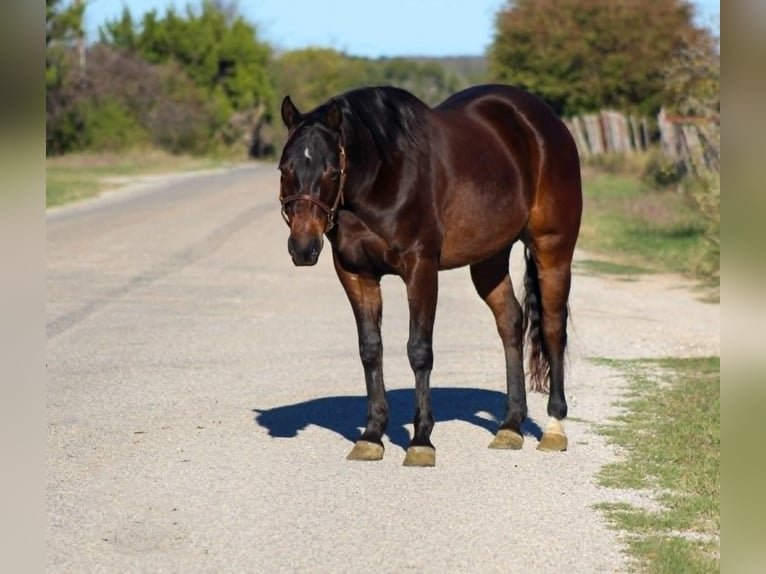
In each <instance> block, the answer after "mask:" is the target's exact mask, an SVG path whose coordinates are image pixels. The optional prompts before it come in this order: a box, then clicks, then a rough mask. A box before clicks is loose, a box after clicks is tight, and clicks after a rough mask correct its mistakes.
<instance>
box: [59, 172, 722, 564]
mask: <svg viewBox="0 0 766 574" xmlns="http://www.w3.org/2000/svg"><path fill="white" fill-rule="evenodd" d="M276 189H277V172H276V170H275V169H273V166H272V165H268V164H262V165H255V166H251V167H247V168H238V169H235V170H228V171H220V172H215V173H210V174H206V175H204V176H198V177H194V178H184V179H172V180H168V181H166V182H163V183H161V184H160V183H157V184H156V185H155V184H153V185H152V187H151V189H148V188H146V187H145V186H144V187H141V186H139V187H138V188H136V189H133V190H130V189H128V190H123V191H122V192H117V194H116V195H111V194H106V195H105V196H104V197H103V198H100V199H97V200H93V201H89V202H85V203H83V204H81V205H79V206H77V207H73V208H64V209H60V210H55V211H53V212H51V213H49V214H48V221H47V225H48V260H47V271H48V301H47V317H48V318H47V320H48V342H47V352H46V361H47V369H48V383H47V396H48V404H47V414H48V475H47V495H46V502H47V515H48V524H47V533H46V534H47V536H46V538H47V547H48V557H47V559H48V568H47V569H48V571H50V572H80V571H82V572H118V571H119V572H248V571H249V572H275V573H277V572H298V571H301V572H328V573H329V572H332V573H338V572H360V571H369V570H374V571H376V572H406V571H411V570H418V571H421V572H440V573H441V572H468V571H470V572H508V571H524V570H527V571H532V572H539V571H544V570H552V571H567V572H573V573H578V572H582V573H593V572H624V571H627V570H628V563H627V559H626V557H625V555H624V554H623V552H622V550H623V547H622V543H621V540H620V536H619V533H617V532H614V531H612V530H610V529H609V528H608V527H607V525H606V523H605V521H604V518H603V517H602V515H601V514H600V513H599V512H598V511H596V510H595V509H594V508H593V505H594V504H597V503H599V502H604V501H612V500H625V497H630V496H631V493H625V492H614V491H610V490H608V489H604V488H601V487H599V486H598V485H597V483H596V478H595V475H596V473H597V471H598V469H599V468H600V467H601V466H603V465H604V464H606V463H608V462H611V461H614V460H616V457H617V456H618V453H617V452H615V450H614V449H613V448H612V447H610V446H608V445H607V444H606V442H605V439H604V438H603V437H602V436H600V435H598V434H597V433H596V432H595V431H594V429H593V424H594V423H601V422H604V421H606V420H607V419H609V418H611V417H613V416H614V415H616V414H617V412H618V410H617V409H618V407H616V406H615V402H616V401H617V400H618V399H619V397H620V396H621V393H622V392H623V390H624V388H625V381H624V380H623V379H622V378H621V376H620V374H619V373H617V372H615V371H612V370H610V369H609V368H607V367H604V366H600V365H596V364H594V363H593V362H591V361H589V359H590V358H593V357H609V358H651V357H664V356H706V355H715V354H720V306H719V305H717V304H715V305H713V304H709V303H702V302H700V301H698V300H697V299H696V298H695V293H694V292H693V290H692V287H693V286H692V285H690V284H689V283H687V282H685V281H683V280H681V279H679V278H677V277H669V276H658V275H648V276H641V277H639V278H638V279H636V280H634V281H626V280H621V279H617V278H610V277H600V276H588V275H583V274H579V273H578V274H577V275H576V276H575V278H574V281H573V292H572V299H571V311H572V319H573V321H572V324H571V327H570V329H571V330H570V339H569V341H570V348H569V358H568V361H569V362H568V371H567V374H568V378H567V395H568V400H569V409H570V416H571V417H572V420H571V421H569V422H568V423H567V431H568V433H569V440H570V448H569V450H568V451H567V452H565V453H560V454H546V453H540V452H537V451H536V450H535V444H536V439H535V438H534V436H533V435H534V433H535V432H536V428H535V424H537V425H540V426H544V423H545V421H546V415H545V397H543V396H541V395H538V394H531V395H530V396H529V403H530V405H529V406H530V419H531V421H532V422H531V423H530V424H529V425H528V430H529V431H530V432H531V433H532V435H530V436H528V437H527V440H526V443H525V446H524V448H523V449H522V450H521V451H517V452H504V451H493V450H490V449H487V448H486V446H487V444H489V442H490V440H491V438H492V431H493V430H494V428H495V425H496V423H495V422H494V421H493V417H495V416H497V415H498V414H499V409H501V408H502V394H501V393H502V391H503V389H504V380H503V377H504V365H503V358H502V349H501V346H500V341H499V338H498V337H497V333H496V331H495V326H494V323H493V321H492V318H491V314H490V312H489V311H488V309H486V308H485V306H484V304H483V303H482V302H481V301H480V300H479V298H478V297H477V296H476V295H475V293H474V292H473V288H472V286H471V283H470V279H469V276H468V271H467V269H461V270H455V271H450V272H445V273H443V274H442V275H441V276H440V299H439V308H438V311H437V322H436V328H435V344H434V352H435V368H434V373H433V375H432V385H433V387H434V389H435V390H434V408H435V411H436V412H435V416H436V418H437V425H436V428H435V430H434V433H433V437H432V438H433V441H434V444H435V445H436V448H437V466H436V467H435V468H433V469H413V468H405V467H403V466H402V461H403V459H404V449H403V443H404V441H405V440H406V433H407V432H411V428H412V427H411V424H410V423H409V421H410V419H411V414H412V402H413V400H414V398H413V397H414V394H413V391H412V387H413V378H412V374H411V371H410V369H409V365H408V363H407V359H406V335H407V322H408V318H407V312H406V297H405V293H404V287H403V285H402V283H401V281H400V280H399V279H397V278H386V279H384V282H383V296H384V319H383V325H384V326H383V337H384V349H385V350H384V364H385V367H384V368H385V377H386V384H387V388H388V390H389V395H390V401H391V406H392V410H393V412H392V421H391V428H390V436H389V437H388V440H387V442H386V444H385V446H386V455H385V458H384V460H383V461H380V462H377V463H352V462H348V461H346V460H345V455H346V453H347V452H348V450H349V449H350V448H351V446H352V443H351V440H350V439H351V437H352V436H354V435H355V433H356V432H358V429H359V428H360V427H361V426H362V425H363V423H364V399H363V398H362V397H363V394H364V382H363V378H362V369H361V365H360V364H359V359H358V356H357V343H356V331H355V327H354V323H353V317H352V314H351V310H350V307H349V306H348V303H347V302H346V300H345V296H344V295H343V292H342V290H341V288H340V285H339V284H338V282H337V279H336V278H335V276H334V272H333V270H332V263H331V260H330V257H329V253H323V254H322V256H321V257H320V262H319V264H318V265H317V266H316V267H313V268H310V269H297V268H294V267H293V266H292V264H291V262H290V260H289V256H288V255H287V250H286V245H285V244H286V239H287V233H286V228H285V226H284V223H283V222H282V220H281V218H280V216H279V211H278V203H277V201H276ZM520 255H521V254H520V250H519V249H516V250H515V252H514V254H513V256H512V257H513V258H514V261H513V263H512V268H513V274H514V284H515V285H517V286H520V285H521V281H520V277H521V274H522V273H523V265H522V264H521V257H520ZM577 257H578V258H581V259H585V258H587V257H588V255H587V254H585V253H578V254H577ZM517 289H518V290H520V287H517Z"/></svg>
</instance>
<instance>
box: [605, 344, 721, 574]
mask: <svg viewBox="0 0 766 574" xmlns="http://www.w3.org/2000/svg"><path fill="white" fill-rule="evenodd" d="M595 361H596V362H598V363H600V364H606V365H608V366H610V367H612V368H615V369H617V370H619V371H621V372H623V373H624V374H625V376H626V377H627V380H628V382H629V389H628V393H627V395H626V398H625V400H624V402H623V403H622V405H621V406H622V407H623V408H624V413H623V414H622V415H620V416H618V417H617V418H616V419H615V420H613V421H610V422H609V423H607V424H603V425H600V426H599V427H598V428H599V430H600V432H602V433H603V434H605V435H606V436H607V437H608V439H609V441H610V442H611V443H612V444H616V445H618V446H619V447H621V449H622V450H623V451H624V457H623V460H621V461H620V462H617V463H614V464H610V465H607V466H605V467H604V468H603V469H602V471H601V473H600V477H599V478H600V482H601V484H602V485H604V486H606V487H610V488H619V489H633V490H638V491H641V492H643V493H645V494H646V495H647V499H648V500H650V501H653V502H654V503H656V505H657V506H658V507H657V508H655V507H654V506H655V505H654V504H651V503H649V504H647V505H646V506H641V507H639V506H634V505H631V504H626V503H604V504H601V505H599V508H600V509H601V510H602V511H603V512H604V513H605V515H606V516H607V518H608V520H609V521H610V522H611V523H612V524H613V525H614V526H615V527H616V528H618V529H620V530H622V531H624V532H626V541H627V545H628V548H629V552H630V554H631V556H632V557H633V558H634V559H635V561H636V566H637V569H638V570H639V571H641V572H650V573H655V572H656V573H660V572H662V573H676V572H718V571H719V569H720V552H721V542H720V533H721V514H720V493H721V477H720V466H721V441H720V430H721V418H720V401H719V395H720V358H718V357H708V358H695V359H660V360H623V361H617V360H611V359H596V360H595Z"/></svg>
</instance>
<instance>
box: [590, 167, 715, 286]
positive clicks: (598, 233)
mask: <svg viewBox="0 0 766 574" xmlns="http://www.w3.org/2000/svg"><path fill="white" fill-rule="evenodd" d="M583 194H584V212H583V222H582V227H581V231H580V239H579V242H578V246H579V247H581V248H582V249H584V250H586V251H590V252H593V253H596V254H599V255H601V256H604V257H606V258H608V259H610V260H616V262H617V264H618V265H621V266H623V267H624V266H627V267H629V268H634V269H635V270H636V271H635V272H638V271H637V270H639V269H640V270H643V271H641V272H648V271H662V272H680V273H692V272H693V271H694V268H695V262H696V261H697V259H698V257H699V253H700V250H701V249H702V246H703V244H704V242H705V231H706V223H705V221H704V219H703V218H702V216H701V215H700V214H699V211H698V210H697V208H696V207H695V205H694V204H693V201H692V199H691V198H689V196H688V195H686V194H683V193H680V192H678V191H675V190H663V191H654V190H652V189H649V188H648V187H647V186H646V185H645V184H644V183H642V182H641V180H640V178H639V177H638V176H637V175H635V174H634V173H631V172H628V173H624V174H620V173H607V172H604V171H601V170H598V169H586V170H585V177H584V178H583ZM602 272H609V271H604V270H602ZM611 272H614V270H611ZM617 272H618V273H619V274H625V273H626V271H625V270H624V269H618V270H617Z"/></svg>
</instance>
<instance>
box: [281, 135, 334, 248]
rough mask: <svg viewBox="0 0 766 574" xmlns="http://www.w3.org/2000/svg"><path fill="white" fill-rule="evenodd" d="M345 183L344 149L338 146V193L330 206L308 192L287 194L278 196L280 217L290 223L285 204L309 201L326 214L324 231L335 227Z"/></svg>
mask: <svg viewBox="0 0 766 574" xmlns="http://www.w3.org/2000/svg"><path fill="white" fill-rule="evenodd" d="M345 184H346V150H345V148H344V147H343V146H340V182H339V184H338V194H337V195H336V196H335V201H334V202H333V204H332V207H328V206H327V204H325V203H324V202H323V201H321V200H319V199H317V198H316V197H313V196H311V195H309V194H308V193H297V194H295V195H288V196H287V197H280V198H279V201H280V203H281V204H282V219H284V220H285V223H286V224H287V225H288V226H289V225H290V218H289V217H288V216H287V205H288V204H290V203H292V202H294V201H309V202H311V203H313V204H314V205H317V206H319V207H320V208H321V209H322V211H324V212H325V213H326V214H327V228H326V229H325V233H327V232H328V231H330V230H331V229H332V228H333V227H335V216H336V215H337V213H338V206H340V205H343V186H344V185H345Z"/></svg>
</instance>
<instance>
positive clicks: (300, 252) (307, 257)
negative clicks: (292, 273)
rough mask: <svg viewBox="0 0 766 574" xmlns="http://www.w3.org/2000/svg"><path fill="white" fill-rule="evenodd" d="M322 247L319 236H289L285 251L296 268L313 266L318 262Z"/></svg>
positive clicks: (322, 243)
mask: <svg viewBox="0 0 766 574" xmlns="http://www.w3.org/2000/svg"><path fill="white" fill-rule="evenodd" d="M323 245H324V242H323V240H322V236H321V235H319V236H316V235H308V236H297V235H290V238H289V239H288V240H287V251H288V252H289V253H290V257H292V258H293V263H294V264H295V265H296V266H304V265H315V264H316V262H317V261H318V260H319V254H320V253H321V252H322V246H323Z"/></svg>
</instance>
